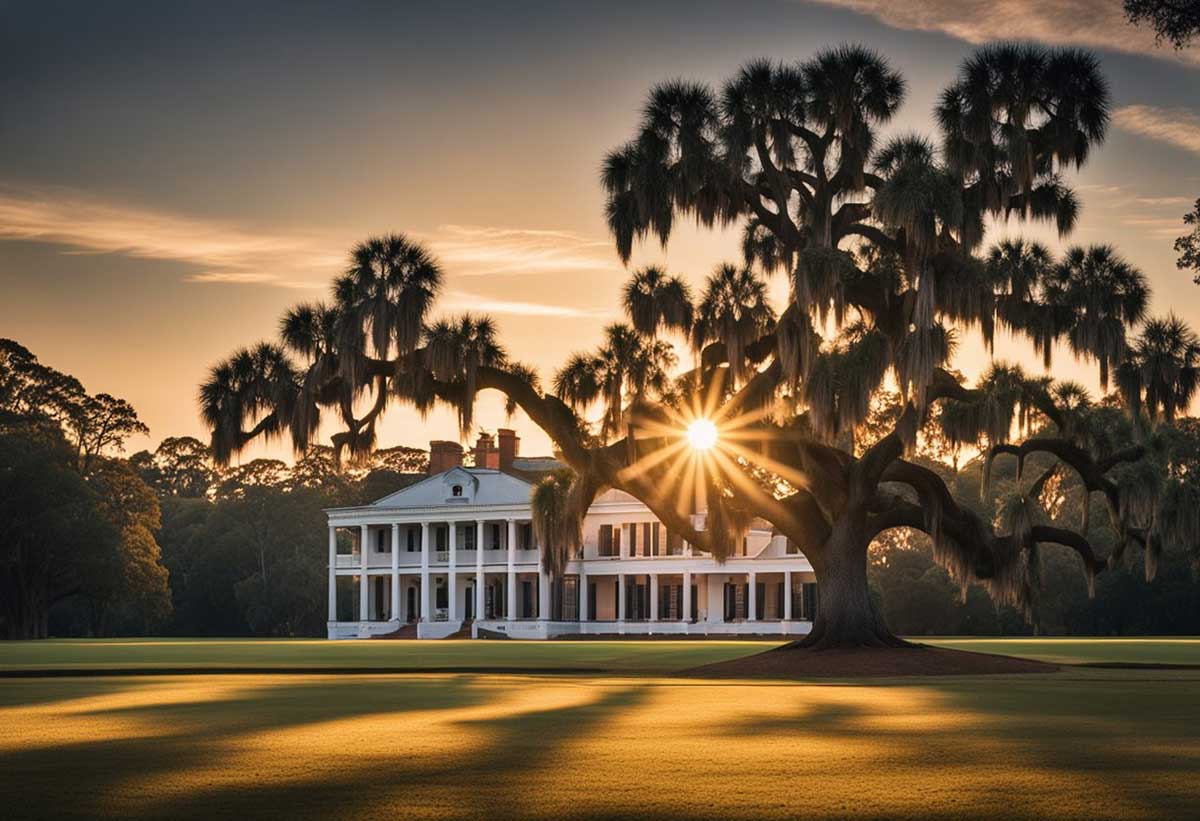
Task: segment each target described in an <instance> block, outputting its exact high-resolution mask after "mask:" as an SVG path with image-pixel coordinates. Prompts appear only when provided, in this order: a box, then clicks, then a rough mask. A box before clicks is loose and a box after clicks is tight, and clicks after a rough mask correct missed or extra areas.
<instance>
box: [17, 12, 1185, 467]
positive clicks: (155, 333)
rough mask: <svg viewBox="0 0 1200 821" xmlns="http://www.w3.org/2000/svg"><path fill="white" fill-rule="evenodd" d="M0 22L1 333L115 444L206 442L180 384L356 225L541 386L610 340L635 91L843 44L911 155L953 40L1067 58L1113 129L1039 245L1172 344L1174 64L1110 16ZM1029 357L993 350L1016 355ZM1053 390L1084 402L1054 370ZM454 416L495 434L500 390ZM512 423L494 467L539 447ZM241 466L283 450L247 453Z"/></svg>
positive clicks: (417, 426) (384, 438)
mask: <svg viewBox="0 0 1200 821" xmlns="http://www.w3.org/2000/svg"><path fill="white" fill-rule="evenodd" d="M1051 6H1053V8H1051ZM894 7H899V10H897V8H894ZM0 18H2V24H0V288H2V290H0V336H7V337H11V338H14V339H16V340H17V341H19V342H21V343H22V344H24V345H25V346H26V347H28V348H30V349H31V350H32V351H33V352H34V353H36V354H37V355H38V356H39V357H40V358H41V359H42V361H44V362H46V363H47V364H49V365H52V366H54V367H56V368H58V369H60V370H63V371H66V372H68V373H71V374H73V375H75V376H77V377H79V378H80V379H81V380H82V381H83V383H84V385H85V386H86V387H87V388H88V389H89V390H90V391H92V392H100V391H104V392H108V393H112V394H115V395H118V396H121V397H124V398H126V399H128V400H129V401H130V402H132V403H133V404H134V406H135V407H136V408H137V409H138V411H139V412H140V414H141V415H142V418H143V419H144V421H146V423H147V424H148V425H149V426H150V429H151V436H150V438H149V439H148V440H146V439H142V440H138V441H135V442H133V443H132V445H133V447H134V448H135V449H136V448H141V447H146V446H151V445H153V444H154V443H156V442H157V441H159V440H160V439H162V438H164V437H166V436H172V435H195V436H200V437H202V438H203V437H205V432H204V430H203V428H202V426H201V424H200V421H199V418H198V416H197V411H196V399H195V397H196V391H197V386H198V385H199V383H200V382H201V380H202V379H203V378H204V376H205V373H206V371H207V369H208V368H209V366H211V365H212V364H213V363H214V362H215V361H217V360H218V359H220V358H222V357H223V356H225V355H227V354H228V353H230V352H231V351H232V350H233V349H235V348H237V347H239V346H242V345H246V344H250V343H253V342H255V341H257V340H259V339H262V338H271V337H273V336H274V331H275V327H276V323H277V321H278V318H279V316H280V314H281V313H282V311H283V310H284V309H285V308H286V307H288V306H289V305H290V304H292V303H294V302H297V301H303V300H312V299H317V298H321V297H324V296H325V294H326V291H327V288H328V284H329V282H330V280H331V278H332V276H333V275H335V274H336V273H337V272H338V271H339V269H340V268H341V267H342V266H343V265H344V260H345V256H346V252H347V250H348V249H349V247H350V246H351V245H352V244H353V243H354V242H356V241H358V240H361V239H364V238H366V237H367V236H369V235H372V234H377V233H382V232H389V231H399V232H404V233H407V234H409V235H411V236H413V237H415V238H418V239H420V240H422V241H423V242H425V243H427V244H428V246H429V247H430V248H431V249H432V250H433V251H434V252H435V253H436V254H437V256H438V257H439V258H440V259H441V261H442V263H443V265H444V268H445V271H446V272H447V282H446V287H445V292H444V295H443V298H442V300H441V301H440V303H439V310H441V311H445V312H451V311H461V310H464V309H470V310H476V311H486V312H489V313H491V314H492V315H493V316H494V317H495V318H496V320H497V322H498V324H499V326H500V329H501V333H502V338H503V340H504V342H505V344H506V345H507V347H508V349H509V350H510V352H511V353H512V354H513V355H514V356H515V357H516V358H518V359H521V360H523V361H527V362H529V363H531V364H533V365H535V366H537V367H538V368H539V369H540V371H541V373H542V375H543V378H544V379H548V378H549V377H550V376H551V375H552V373H553V371H554V369H555V368H556V367H557V366H558V365H560V364H561V363H562V362H563V361H564V360H565V358H566V356H567V355H568V354H569V353H570V352H572V351H574V350H576V349H581V348H586V347H590V346H592V345H593V344H595V343H596V342H597V341H598V339H599V335H600V329H601V328H602V327H603V325H604V324H606V323H608V322H611V321H613V320H615V319H617V318H618V311H617V293H618V288H619V286H620V284H621V282H622V281H623V279H624V276H625V271H624V269H623V268H622V266H621V265H620V262H619V260H618V259H617V257H616V254H615V252H614V250H613V245H612V242H611V239H610V238H609V237H608V235H607V233H606V230H605V226H604V221H603V196H602V193H601V190H600V186H599V181H598V170H599V166H600V161H601V159H602V157H603V155H604V153H605V151H607V150H608V149H610V148H612V147H614V146H616V145H617V144H619V143H620V142H622V141H623V140H625V139H627V138H628V137H629V136H630V135H631V134H632V132H633V128H634V126H635V123H636V120H637V116H638V112H639V109H640V106H641V104H642V100H643V98H644V96H645V94H646V92H647V91H648V90H649V88H650V87H651V85H652V84H654V83H655V82H657V81H660V80H665V79H670V78H675V77H684V78H689V79H697V80H704V81H708V82H712V83H719V82H721V81H722V80H723V79H724V78H726V77H728V76H729V75H730V74H731V73H732V72H733V71H735V70H736V68H737V66H738V65H739V64H740V63H742V62H744V61H745V60H748V59H750V58H753V57H760V56H767V57H771V58H774V59H778V60H785V61H793V60H797V59H802V58H805V57H807V56H810V55H811V54H813V53H814V51H816V50H817V49H819V48H821V47H822V46H826V45H832V44H837V43H839V42H843V41H853V42H860V43H863V44H866V45H868V46H871V47H873V48H875V49H877V50H879V51H880V52H882V53H883V54H885V55H886V56H887V57H888V58H889V59H890V60H891V61H892V63H893V64H894V65H895V66H896V67H897V68H899V69H900V70H901V71H902V72H903V74H904V75H905V77H906V78H907V80H908V82H909V94H908V101H907V103H906V105H905V106H904V108H903V110H902V112H901V115H900V117H899V118H898V119H897V121H896V122H895V123H894V124H893V125H892V126H891V127H890V129H889V130H890V131H892V132H900V131H918V132H922V133H925V134H929V135H933V133H934V132H933V125H932V120H931V116H930V113H931V110H932V107H933V105H934V101H935V98H936V96H937V94H938V92H939V91H940V90H941V88H942V87H943V86H944V85H946V84H947V83H948V82H949V81H950V80H951V79H952V77H953V75H954V73H955V71H956V69H957V66H958V64H959V61H960V60H961V59H962V58H963V57H964V56H965V55H967V54H968V53H969V52H970V51H971V50H972V48H973V47H974V44H977V43H980V42H985V41H988V40H991V39H996V38H1004V37H1010V38H1011V37H1020V38H1028V39H1035V40H1039V41H1042V42H1046V43H1053V44H1074V45H1084V46H1087V47H1090V48H1094V49H1095V50H1096V51H1097V53H1098V54H1099V55H1100V56H1101V59H1102V65H1103V69H1104V72H1105V74H1106V75H1107V77H1108V79H1109V81H1110V82H1111V85H1112V91H1113V98H1114V111H1113V123H1112V127H1111V130H1110V133H1109V137H1108V140H1107V141H1106V143H1105V145H1104V146H1103V147H1102V148H1101V149H1100V150H1098V151H1097V152H1096V153H1095V154H1094V155H1093V159H1092V161H1091V162H1090V164H1089V165H1088V166H1087V167H1086V168H1085V170H1084V171H1083V172H1082V173H1080V174H1078V175H1076V176H1075V177H1074V178H1073V180H1072V182H1073V183H1074V185H1075V186H1076V188H1077V191H1078V192H1079V194H1080V197H1081V200H1082V202H1083V210H1082V215H1081V220H1080V224H1079V227H1078V229H1077V230H1076V231H1075V233H1074V234H1073V236H1071V237H1069V238H1068V240H1067V241H1068V243H1076V242H1078V243H1083V244H1087V243H1095V242H1111V243H1114V244H1115V245H1116V246H1117V247H1118V248H1119V250H1120V251H1121V253H1122V254H1124V255H1125V256H1126V257H1127V258H1128V259H1129V260H1130V261H1131V262H1133V263H1134V264H1136V265H1137V266H1139V267H1140V268H1141V269H1142V270H1143V271H1144V272H1145V273H1146V274H1147V275H1148V277H1149V279H1150V281H1151V283H1152V284H1153V287H1154V299H1153V303H1152V308H1153V311H1154V312H1155V313H1165V312H1166V311H1168V310H1174V311H1175V312H1176V313H1178V314H1179V315H1181V316H1183V317H1184V318H1186V319H1187V320H1189V321H1190V322H1191V323H1192V324H1193V326H1197V327H1200V301H1198V299H1197V298H1198V297H1200V288H1198V287H1197V286H1194V285H1192V283H1191V277H1190V276H1188V275H1187V274H1185V273H1183V272H1181V271H1178V270H1176V268H1175V265H1174V258H1175V255H1174V253H1173V252H1172V250H1171V242H1172V240H1173V238H1174V237H1176V236H1178V235H1179V234H1181V233H1183V224H1182V219H1181V217H1182V215H1183V214H1184V213H1185V212H1186V211H1188V210H1189V207H1190V203H1191V202H1192V201H1194V200H1195V199H1196V197H1197V196H1200V93H1198V89H1200V47H1196V48H1193V49H1192V50H1191V51H1184V52H1175V51H1172V50H1171V49H1170V47H1169V46H1166V47H1164V48H1162V49H1156V48H1155V47H1154V42H1153V36H1152V34H1150V33H1148V32H1146V31H1141V30H1138V29H1135V28H1132V27H1130V26H1128V25H1127V24H1126V23H1125V22H1124V19H1123V17H1122V14H1121V11H1120V0H1111V1H1110V2H1108V1H1104V0H1071V2H1056V3H1053V4H1051V3H1045V2H1037V0H1028V1H1024V0H988V1H987V2H983V1H982V0H966V1H963V0H958V1H957V2H956V0H931V2H913V3H907V2H906V3H894V2H888V1H887V0H877V1H875V2H872V0H829V2H802V1H801V0H779V2H768V1H767V0H762V1H761V2H737V3H715V2H714V3H708V2H677V3H669V2H646V1H645V0H643V2H637V3H628V4H623V3H577V2H571V3H559V2H548V3H512V4H507V3H506V4H498V3H488V4H482V3H481V4H479V5H478V6H474V5H468V4H458V3H429V4H416V3H408V4H404V5H401V4H398V3H383V2H360V3H336V4H334V3H312V2H281V3H268V2H255V3H244V2H238V3H218V2H205V3H194V2H192V3H173V2H153V3H151V2H146V3H132V2H105V3H81V2H73V3H57V2H50V1H49V0H38V2H27V3H26V2H7V1H6V0H0ZM1005 230H1006V231H1008V232H1010V233H1014V234H1015V233H1023V234H1026V235H1030V236H1036V237H1038V238H1042V239H1046V240H1048V241H1050V242H1051V243H1052V244H1054V245H1056V246H1057V247H1061V246H1059V244H1058V240H1057V238H1056V237H1054V236H1053V234H1052V233H1048V232H1046V231H1045V230H1041V229H1030V228H1027V227H1025V226H1021V225H1017V224H1013V225H1010V226H1008V227H1007V228H1002V229H1001V230H1000V231H997V232H996V233H994V234H993V236H992V238H993V239H998V238H1000V237H1001V236H1002V232H1003V231H1005ZM736 253H737V249H736V242H735V241H734V235H733V234H719V233H697V232H695V231H681V232H679V233H678V235H677V236H676V237H675V238H674V239H673V241H672V244H671V246H670V247H669V248H668V249H667V251H666V252H664V251H663V250H662V249H660V248H659V247H657V245H654V246H648V247H645V248H642V249H640V251H639V252H638V253H637V254H636V256H635V259H634V262H633V264H634V265H640V264H644V263H648V262H665V264H666V265H667V266H668V267H669V268H670V269H671V270H672V271H673V272H677V273H681V274H683V275H685V276H686V277H687V278H688V279H689V280H691V281H692V282H693V283H696V284H697V285H698V284H699V283H701V282H702V281H703V279H704V277H705V276H706V275H707V274H708V273H709V272H710V271H711V270H712V268H713V267H714V266H715V265H716V264H717V263H718V262H721V261H722V260H725V259H733V258H735V257H736ZM775 286H776V293H777V294H778V296H779V297H782V296H783V295H784V294H785V286H784V283H783V281H782V278H779V280H778V281H777V282H776V283H775ZM1027 351H1028V348H1027V347H1026V346H1025V345H1023V344H1014V345H1005V344H1001V345H1000V348H999V350H998V351H997V355H998V356H1006V357H1010V358H1013V357H1015V358H1022V359H1024V361H1026V362H1027V363H1028V364H1031V365H1032V361H1031V359H1030V358H1029V357H1028V356H1027ZM986 361H987V360H986V357H985V355H984V353H983V350H982V347H981V346H980V345H979V344H977V342H976V341H974V340H968V341H967V342H966V344H964V345H963V346H962V348H961V353H960V357H959V360H958V362H957V364H958V366H959V367H960V368H961V369H962V370H963V371H964V372H966V373H967V374H968V375H974V374H975V373H977V372H978V371H979V370H980V369H981V368H982V367H983V366H984V365H985V364H986ZM1055 374H1056V375H1072V376H1076V377H1079V378H1082V379H1084V380H1085V381H1086V382H1087V383H1088V384H1091V385H1095V384H1096V380H1095V378H1094V367H1079V366H1076V365H1075V363H1074V362H1073V361H1072V360H1071V357H1070V356H1069V354H1062V355H1060V356H1059V357H1058V359H1057V361H1056V367H1055ZM479 420H480V423H481V424H483V425H484V426H486V427H488V428H494V427H496V426H497V425H503V424H504V417H503V412H502V409H501V402H500V401H499V399H498V398H496V397H489V398H488V399H487V400H486V401H485V402H484V403H483V406H482V410H481V412H480V413H479ZM515 422H516V427H517V428H518V429H519V431H520V433H521V434H522V436H523V438H524V440H525V442H524V446H523V448H522V450H523V452H526V453H536V452H546V451H548V450H549V443H548V440H547V439H546V437H545V436H544V435H542V434H541V433H540V432H538V431H537V430H536V428H534V427H533V426H532V425H531V424H530V423H529V422H528V421H527V420H523V419H520V418H518V419H516V420H515ZM456 437H457V431H456V424H455V422H454V421H453V418H452V417H451V415H450V414H449V413H435V414H433V415H432V416H431V417H430V418H429V419H428V420H427V421H425V422H422V421H420V420H419V419H418V418H417V417H416V415H415V414H413V413H411V412H409V411H407V410H404V409H401V408H397V409H395V410H393V411H392V412H391V413H390V414H389V417H388V419H387V422H386V424H385V425H384V426H383V429H382V433H381V437H380V441H381V443H382V444H387V445H390V444H411V445H420V446H424V445H425V443H427V442H428V440H429V439H431V438H456ZM263 453H270V454H272V455H285V453H286V449H280V448H274V449H264V448H258V449H257V450H255V451H253V452H252V453H251V454H249V455H259V454H263ZM243 458H247V457H243Z"/></svg>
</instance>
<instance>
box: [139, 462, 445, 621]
mask: <svg viewBox="0 0 1200 821" xmlns="http://www.w3.org/2000/svg"><path fill="white" fill-rule="evenodd" d="M129 461H130V462H131V463H132V464H133V465H134V466H135V468H136V470H137V471H138V473H139V475H140V476H141V477H142V478H143V480H144V481H145V482H146V483H147V484H149V485H150V486H151V487H153V488H154V489H155V492H156V493H157V495H158V499H159V504H160V505H161V507H162V529H161V530H160V531H159V536H158V540H159V544H160V545H161V546H162V555H163V564H164V565H166V567H167V569H168V570H169V571H170V574H171V601H172V604H173V612H172V614H171V617H170V618H169V619H168V620H167V621H166V622H165V623H164V624H163V625H162V632H163V633H164V634H166V635H178V636H250V635H253V636H324V635H325V619H326V613H327V607H326V601H325V596H326V590H327V586H326V580H327V575H326V573H327V571H326V562H327V560H328V550H327V545H328V541H327V533H328V530H327V528H328V525H327V524H326V521H325V514H324V513H323V512H322V511H323V510H324V509H325V508H329V507H339V506H345V505H357V504H363V503H365V502H368V501H373V500H375V499H378V498H380V497H382V496H385V495H387V494H388V493H390V492H392V491H394V490H397V489H398V488H400V487H403V486H404V485H406V484H408V483H410V482H412V481H413V480H414V479H419V478H421V476H422V475H423V472H424V470H425V468H426V464H427V456H426V453H425V452H424V451H421V450H416V449H414V448H406V447H396V448H391V449H387V450H381V451H379V452H377V453H375V454H373V455H372V456H371V457H370V460H369V461H368V462H367V463H366V464H360V465H356V466H354V467H353V468H346V467H343V468H342V469H341V470H339V469H338V467H337V466H336V465H335V463H334V459H333V452H332V450H331V449H330V448H327V447H313V448H311V449H310V450H309V452H308V453H307V454H306V455H305V456H304V458H302V459H299V460H298V461H297V462H296V463H295V464H294V465H291V466H289V465H287V464H285V463H284V462H281V461H277V460H274V459H255V460H254V461H252V462H248V463H247V464H244V465H241V466H239V467H235V468H231V469H229V470H228V471H225V472H217V471H216V470H214V469H213V467H212V462H211V460H210V458H209V450H208V447H207V446H206V445H204V444H202V443H201V442H199V441H198V440H196V439H190V438H182V439H166V440H164V441H163V443H162V444H161V445H159V447H158V449H157V450H156V451H154V453H149V452H144V451H143V452H141V453H136V454H134V455H133V456H132V457H130V460H129Z"/></svg>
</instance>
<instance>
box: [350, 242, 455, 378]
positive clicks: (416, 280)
mask: <svg viewBox="0 0 1200 821" xmlns="http://www.w3.org/2000/svg"><path fill="white" fill-rule="evenodd" d="M441 285H442V271H441V267H440V266H439V265H438V263H437V261H436V260H435V259H434V258H433V257H432V256H431V255H430V254H429V252H428V251H426V250H425V248H424V247H422V246H421V245H419V244H418V243H415V242H412V241H411V240H409V239H408V238H407V237H406V236H404V235H403V234H387V235H385V236H382V237H372V238H370V239H368V240H365V241H364V242H360V243H359V244H358V245H356V246H354V249H353V250H352V251H351V252H350V264H349V266H348V267H347V268H346V271H345V273H343V274H342V276H340V277H338V279H337V280H335V282H334V285H333V293H334V300H335V302H336V305H337V309H338V311H339V314H340V318H341V324H340V327H339V346H338V347H339V349H340V350H341V351H343V352H344V354H343V356H342V358H341V359H342V368H343V373H344V374H345V375H346V376H347V377H348V378H349V379H350V381H351V382H355V383H357V382H358V381H359V379H358V378H356V377H358V372H359V370H360V369H359V368H358V367H357V366H358V365H360V364H361V363H360V361H359V360H360V359H361V357H362V356H364V355H367V354H368V353H372V354H374V356H375V357H377V358H379V359H387V358H389V356H390V355H391V353H392V352H393V351H394V352H395V353H397V354H399V355H404V354H409V353H411V352H412V351H414V350H415V349H416V348H417V346H418V345H419V344H420V342H421V337H422V332H423V330H424V327H425V318H426V316H427V315H428V313H429V309H430V308H431V307H432V306H433V301H434V299H435V298H436V297H437V294H438V291H439V290H440V289H441ZM368 343H369V345H370V347H369V348H368Z"/></svg>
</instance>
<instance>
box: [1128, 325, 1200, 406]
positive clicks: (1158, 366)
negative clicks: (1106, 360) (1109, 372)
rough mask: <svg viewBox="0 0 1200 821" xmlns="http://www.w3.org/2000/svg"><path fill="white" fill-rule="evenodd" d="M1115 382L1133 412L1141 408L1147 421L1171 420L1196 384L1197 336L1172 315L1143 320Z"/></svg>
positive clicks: (1199, 374)
mask: <svg viewBox="0 0 1200 821" xmlns="http://www.w3.org/2000/svg"><path fill="white" fill-rule="evenodd" d="M1117 384H1118V387H1119V389H1120V391H1121V395H1122V397H1123V398H1124V399H1125V402H1126V404H1128V406H1129V407H1130V409H1131V410H1132V411H1133V412H1134V414H1135V415H1136V414H1140V413H1141V412H1142V411H1143V410H1144V411H1145V413H1146V416H1147V417H1148V418H1149V419H1150V421H1151V423H1154V422H1157V421H1159V420H1160V419H1161V420H1165V421H1167V422H1172V421H1174V419H1175V417H1176V415H1177V414H1179V413H1184V412H1186V411H1187V408H1188V407H1189V405H1190V404H1191V401H1192V398H1193V397H1194V396H1195V395H1196V390H1197V388H1198V387H1200V338H1198V337H1197V336H1196V334H1195V333H1193V332H1192V330H1191V329H1190V328H1188V326H1187V324H1186V323H1184V322H1183V320H1181V319H1179V318H1178V317H1176V316H1175V315H1174V314H1170V315H1169V316H1167V317H1165V318H1161V319H1151V320H1149V321H1147V322H1146V324H1145V325H1143V326H1142V332H1141V334H1139V335H1138V337H1137V339H1136V340H1135V341H1134V344H1133V346H1132V348H1131V350H1130V351H1129V356H1128V358H1127V359H1126V360H1125V362H1124V363H1122V365H1121V366H1120V368H1119V369H1118V371H1117Z"/></svg>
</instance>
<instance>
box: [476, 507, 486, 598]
mask: <svg viewBox="0 0 1200 821" xmlns="http://www.w3.org/2000/svg"><path fill="white" fill-rule="evenodd" d="M484 601H485V599H484V597H483V520H482V519H480V520H479V521H478V522H476V523H475V618H477V619H482V618H483V604H484Z"/></svg>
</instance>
